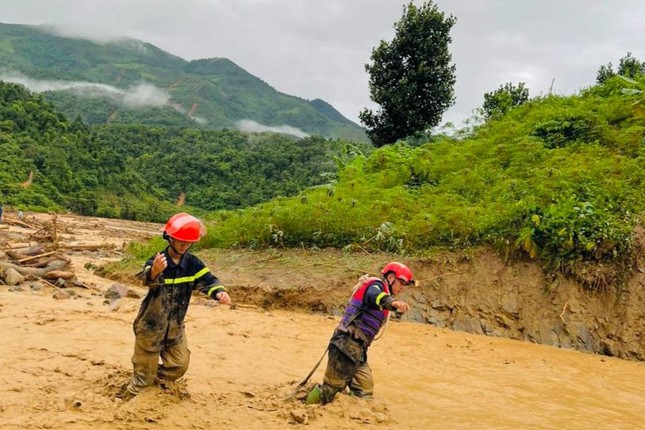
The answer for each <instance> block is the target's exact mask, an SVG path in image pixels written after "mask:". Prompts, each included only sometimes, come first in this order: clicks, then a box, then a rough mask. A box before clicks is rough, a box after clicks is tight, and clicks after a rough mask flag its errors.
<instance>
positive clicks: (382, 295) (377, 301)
mask: <svg viewBox="0 0 645 430" xmlns="http://www.w3.org/2000/svg"><path fill="white" fill-rule="evenodd" d="M388 295H389V294H387V293H381V294H379V295H378V296H376V304H377V305H378V307H379V308H380V309H383V306H382V305H381V299H382V298H383V297H385V296H388Z"/></svg>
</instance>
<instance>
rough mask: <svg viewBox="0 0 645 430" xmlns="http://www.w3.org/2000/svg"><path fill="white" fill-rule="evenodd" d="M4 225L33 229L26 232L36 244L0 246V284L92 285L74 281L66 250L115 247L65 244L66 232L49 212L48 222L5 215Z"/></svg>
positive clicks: (109, 246)
mask: <svg viewBox="0 0 645 430" xmlns="http://www.w3.org/2000/svg"><path fill="white" fill-rule="evenodd" d="M4 221H5V222H6V223H7V224H10V225H15V226H19V227H22V228H27V229H29V230H34V231H35V232H34V233H29V234H28V235H29V239H30V242H33V241H35V242H38V243H37V244H36V245H32V246H23V247H15V246H11V244H8V243H4V246H2V247H0V284H5V285H11V286H14V285H19V284H21V283H22V282H27V281H34V280H39V281H40V282H42V283H44V284H46V285H50V286H53V287H58V288H65V287H72V286H75V287H83V288H92V287H90V286H88V285H86V284H84V283H82V282H80V281H78V280H77V278H76V275H75V273H74V270H73V268H72V267H71V258H70V257H69V255H67V254H66V252H69V251H97V250H100V249H114V248H116V245H113V244H99V245H97V244H70V243H64V242H63V241H62V237H61V235H60V233H61V232H62V231H65V230H66V229H65V228H64V226H62V225H61V223H60V222H58V216H57V215H56V214H52V220H51V222H45V223H42V224H36V223H35V220H34V222H32V223H25V222H23V221H21V220H17V219H12V218H8V219H5V220H4Z"/></svg>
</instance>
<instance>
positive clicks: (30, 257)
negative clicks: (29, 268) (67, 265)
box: [16, 251, 56, 264]
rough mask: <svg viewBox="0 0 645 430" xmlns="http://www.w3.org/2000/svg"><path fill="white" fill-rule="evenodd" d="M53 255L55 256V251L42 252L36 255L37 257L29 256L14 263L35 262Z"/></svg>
mask: <svg viewBox="0 0 645 430" xmlns="http://www.w3.org/2000/svg"><path fill="white" fill-rule="evenodd" d="M53 254H56V251H49V252H44V253H42V254H37V255H30V256H29V257H24V258H21V259H19V260H16V263H18V264H20V263H24V262H25V261H29V260H35V259H37V258H40V257H47V256H48V255H53Z"/></svg>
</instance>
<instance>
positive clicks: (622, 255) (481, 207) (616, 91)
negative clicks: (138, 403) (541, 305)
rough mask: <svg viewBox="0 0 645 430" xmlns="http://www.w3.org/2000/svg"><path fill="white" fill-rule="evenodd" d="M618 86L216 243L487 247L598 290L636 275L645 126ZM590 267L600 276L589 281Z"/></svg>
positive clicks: (445, 147)
mask: <svg viewBox="0 0 645 430" xmlns="http://www.w3.org/2000/svg"><path fill="white" fill-rule="evenodd" d="M641 79H643V78H641ZM622 85H623V83H621V81H620V80H619V79H618V78H613V79H612V80H610V81H608V82H607V83H605V84H604V85H601V86H597V87H593V88H590V89H588V90H585V91H583V92H582V93H580V94H578V95H575V96H569V97H558V96H549V97H544V98H537V99H534V100H531V101H530V102H528V103H526V104H524V105H522V106H520V107H518V108H515V109H513V110H511V111H510V112H509V113H508V114H507V115H505V116H503V117H500V118H498V119H492V120H490V121H488V122H487V123H486V124H483V125H481V126H479V127H477V128H476V129H474V130H472V131H471V133H470V135H468V137H466V138H463V139H455V138H450V137H445V136H444V137H441V136H440V137H437V138H435V139H434V140H433V141H432V142H428V143H426V144H424V145H421V146H420V147H416V148H413V147H411V146H408V145H407V144H405V143H402V142H401V143H398V144H396V145H393V146H389V147H385V148H381V149H379V150H377V151H374V152H373V153H372V154H371V156H369V157H363V156H358V157H357V158H356V159H354V160H353V161H352V162H351V163H349V164H348V165H347V166H346V167H345V168H344V169H343V170H341V171H340V173H339V178H338V181H337V182H336V183H335V184H334V185H333V186H331V185H330V186H325V187H317V188H312V189H309V190H307V191H305V192H303V193H301V194H300V195H299V196H295V197H292V198H280V199H277V200H274V201H271V202H268V203H265V204H261V205H259V206H256V207H254V208H249V209H244V210H240V211H235V212H224V213H221V214H220V218H219V220H218V221H219V222H218V224H217V226H216V227H215V228H214V229H212V230H211V234H210V235H209V237H208V238H207V240H208V241H209V242H210V244H211V245H212V246H216V247H228V246H231V245H233V244H237V245H242V246H261V247H264V246H270V247H271V246H274V247H275V246H278V247H279V246H286V247H298V246H309V247H320V248H323V247H340V248H345V249H348V250H352V249H354V250H368V251H374V250H386V251H394V252H424V250H428V249H432V248H436V247H450V248H464V247H470V246H477V245H490V246H496V247H498V249H500V251H502V252H504V253H505V254H506V255H507V257H508V258H513V256H519V255H522V254H525V255H527V256H529V257H531V258H537V257H540V258H541V259H542V261H544V262H545V264H546V265H547V266H548V267H549V268H551V269H557V270H561V271H564V272H567V273H576V274H577V275H578V276H579V277H580V278H581V281H582V282H583V283H585V284H586V285H589V286H590V287H594V288H601V287H602V286H603V285H606V284H607V283H610V282H613V281H615V280H617V279H619V278H620V277H621V276H622V275H624V274H625V273H626V272H628V271H629V270H631V268H632V267H633V266H632V265H633V261H632V259H631V258H632V257H631V256H632V255H633V254H632V251H633V234H634V227H635V226H636V225H637V224H638V223H639V222H642V220H643V213H644V211H645V200H644V199H643V192H644V191H645V138H644V136H645V124H644V121H643V119H642V118H641V117H639V116H636V115H634V110H633V106H632V103H633V102H634V97H635V96H626V95H624V94H622V93H621V89H622ZM636 97H637V96H636ZM588 263H595V264H598V263H600V266H596V268H595V269H594V270H595V271H596V272H595V274H594V275H592V274H590V273H587V269H586V265H587V264H588ZM598 267H600V268H601V269H602V270H601V272H600V273H599V272H598V270H600V269H598Z"/></svg>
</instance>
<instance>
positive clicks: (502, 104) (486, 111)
mask: <svg viewBox="0 0 645 430" xmlns="http://www.w3.org/2000/svg"><path fill="white" fill-rule="evenodd" d="M527 101H529V89H528V88H526V87H525V86H524V82H520V83H519V84H517V86H515V85H513V83H511V82H507V83H506V84H505V85H503V86H502V85H500V87H499V88H498V89H496V90H495V91H493V92H490V93H484V104H483V105H482V107H481V109H480V110H479V111H480V113H481V114H482V115H483V116H484V118H490V117H492V116H499V115H504V114H506V113H508V112H509V111H510V110H511V109H513V108H515V107H517V106H520V105H523V104H524V103H526V102H527Z"/></svg>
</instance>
